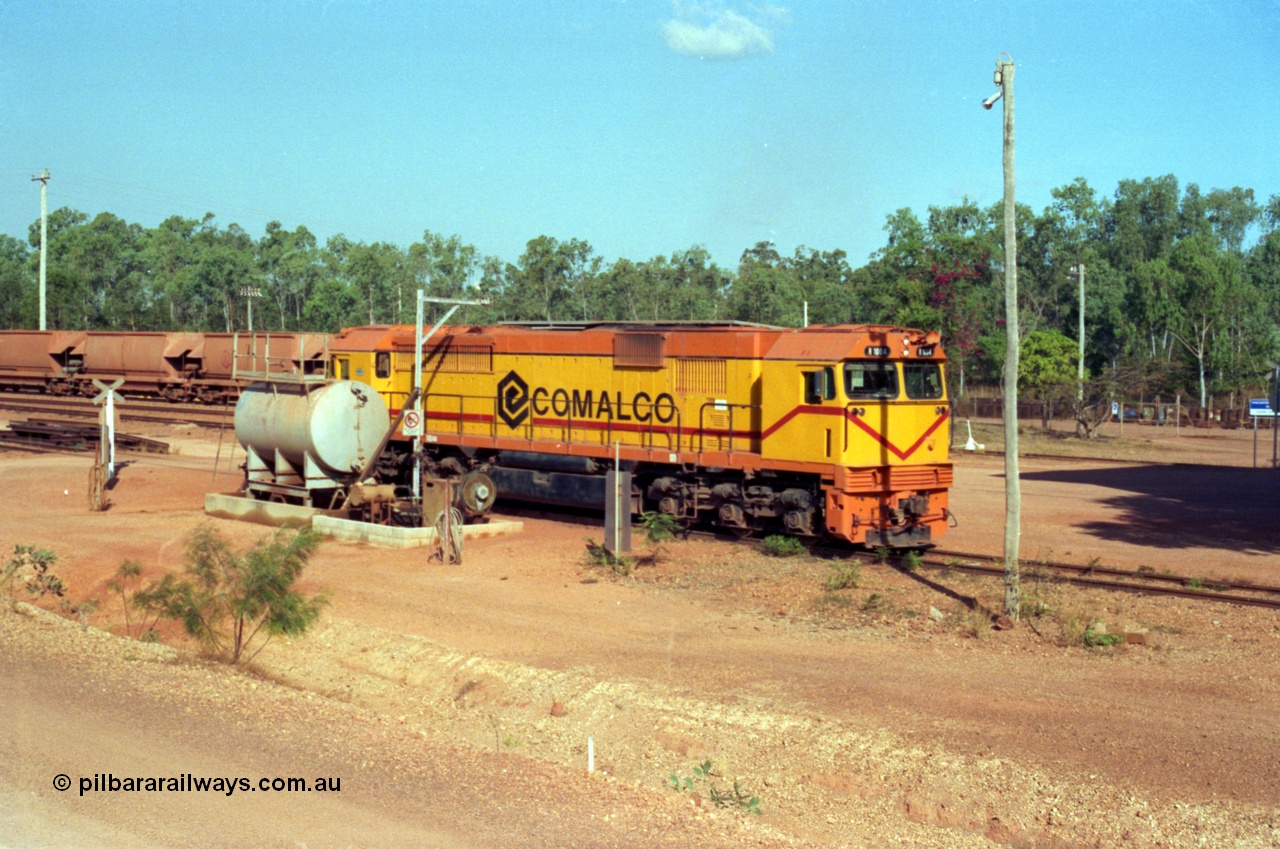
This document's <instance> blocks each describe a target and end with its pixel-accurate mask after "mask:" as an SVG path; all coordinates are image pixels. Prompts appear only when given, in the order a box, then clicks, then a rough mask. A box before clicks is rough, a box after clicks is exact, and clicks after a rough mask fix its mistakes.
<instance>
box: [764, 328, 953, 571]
mask: <svg viewBox="0 0 1280 849" xmlns="http://www.w3.org/2000/svg"><path fill="white" fill-rule="evenodd" d="M762 379H763V382H764V384H765V386H766V387H767V389H766V391H765V393H764V404H763V410H762V412H763V419H764V421H766V422H773V423H774V424H773V425H771V426H769V427H766V429H765V437H766V438H765V439H764V444H763V450H762V453H763V457H764V459H765V460H766V461H767V462H769V463H771V464H772V465H774V466H779V465H783V464H793V463H794V464H796V465H797V466H798V467H799V466H801V465H802V464H806V463H811V462H812V461H813V460H815V459H820V460H823V461H826V462H828V463H830V464H831V465H830V467H829V471H828V472H827V473H826V474H824V475H822V476H821V479H820V480H821V483H820V489H821V492H820V493H815V496H816V500H818V501H819V502H820V503H821V517H822V522H823V523H824V524H825V532H826V533H827V534H829V535H831V536H836V537H841V538H844V539H848V540H850V541H853V542H861V543H864V544H866V545H869V546H880V545H886V546H891V547H907V546H918V545H926V544H929V543H930V542H931V541H932V540H933V538H934V537H935V536H936V535H938V534H940V532H941V531H942V530H943V527H944V526H945V523H946V520H947V517H948V514H947V512H946V490H947V487H948V486H949V485H950V481H951V466H950V462H949V457H948V435H949V429H948V427H947V422H948V420H949V417H950V410H949V406H948V404H947V400H946V386H945V382H944V378H943V361H942V356H941V348H940V346H938V345H937V334H935V333H927V334H926V333H921V332H919V331H908V330H903V329H900V328H889V327H868V328H862V329H861V332H855V333H850V332H849V328H847V327H846V328H839V329H838V330H837V329H836V328H821V327H815V328H809V329H807V330H806V331H802V332H800V333H796V334H794V336H792V337H790V338H789V339H786V338H784V339H781V340H779V343H778V344H777V345H775V346H774V349H773V350H771V351H770V353H769V355H768V357H767V358H766V367H765V371H764V374H763V375H762ZM787 386H791V387H794V388H793V389H792V390H791V391H786V389H785V387H787ZM773 387H777V388H778V391H773Z"/></svg>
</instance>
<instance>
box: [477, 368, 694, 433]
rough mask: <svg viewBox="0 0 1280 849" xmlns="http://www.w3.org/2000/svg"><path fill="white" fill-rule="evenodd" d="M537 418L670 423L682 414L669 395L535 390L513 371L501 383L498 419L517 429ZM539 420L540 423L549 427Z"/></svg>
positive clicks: (580, 390) (660, 393) (596, 390)
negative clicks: (530, 416)
mask: <svg viewBox="0 0 1280 849" xmlns="http://www.w3.org/2000/svg"><path fill="white" fill-rule="evenodd" d="M530 413H532V414H533V415H535V416H555V417H556V418H557V419H559V420H561V421H565V420H567V421H582V420H592V419H594V420H598V421H608V422H617V423H619V424H621V423H625V422H641V423H643V424H650V423H653V422H657V423H659V424H670V423H671V422H673V421H675V420H676V419H677V418H678V416H679V412H678V410H677V409H676V401H675V399H674V398H672V397H671V395H669V394H668V393H666V392H659V393H658V394H657V395H656V396H650V395H649V393H648V392H637V393H635V394H634V395H632V396H630V397H627V396H624V395H623V394H622V393H621V392H619V391H618V390H616V389H614V390H609V389H586V390H583V389H566V388H564V387H556V388H548V387H546V386H538V387H535V388H533V389H532V390H531V389H530V388H529V384H527V383H525V381H524V378H522V377H521V376H520V375H518V374H516V373H515V372H514V371H509V372H507V376H506V377H504V378H502V380H500V381H498V418H500V419H502V421H503V422H504V423H505V424H506V426H507V427H509V428H511V429H512V430H515V429H517V428H519V427H520V426H521V425H522V424H524V423H525V422H526V421H528V420H529V414H530ZM546 423H548V422H546V421H539V422H538V424H546Z"/></svg>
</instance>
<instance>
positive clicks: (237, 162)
mask: <svg viewBox="0 0 1280 849" xmlns="http://www.w3.org/2000/svg"><path fill="white" fill-rule="evenodd" d="M1001 51H1008V52H1009V53H1010V54H1011V55H1012V56H1013V58H1014V61H1015V62H1016V63H1017V73H1016V77H1015V96H1016V104H1017V141H1018V145H1017V155H1018V158H1017V167H1018V200H1019V202H1022V203H1027V204H1029V205H1031V206H1032V207H1033V208H1034V209H1036V210H1040V209H1042V208H1043V207H1044V206H1046V205H1047V204H1048V203H1049V202H1050V200H1051V198H1050V195H1049V191H1050V189H1052V188H1054V187H1057V186H1061V185H1064V184H1066V183H1068V182H1070V181H1071V180H1072V179H1074V178H1075V177H1085V178H1087V179H1088V180H1089V182H1090V184H1091V185H1092V186H1094V187H1095V188H1096V189H1098V190H1099V191H1100V192H1102V193H1105V194H1111V193H1112V192H1113V191H1114V190H1115V186H1116V183H1117V181H1118V180H1120V179H1126V178H1143V177H1148V176H1159V175H1163V174H1168V173H1172V174H1174V175H1176V176H1177V177H1178V179H1179V180H1180V181H1181V182H1182V183H1183V184H1186V183H1189V182H1195V183H1198V184H1199V185H1200V187H1201V188H1202V189H1203V190H1208V189H1211V188H1230V187H1232V186H1236V185H1239V186H1244V187H1250V188H1253V189H1254V190H1255V192H1256V197H1257V199H1258V200H1259V202H1262V201H1265V200H1266V199H1267V197H1269V196H1270V195H1272V194H1276V193H1280V2H1277V0H1252V1H1251V2H1250V1H1249V0H1220V1H1219V2H1199V0H1195V2H1189V1H1188V0H1165V2H1151V3H1147V2H1130V3H1115V2H1074V3H1021V2H987V0H955V2H952V1H951V0H946V2H940V3H934V4H927V3H926V4H918V3H901V2H897V3H893V2H878V1H873V2H860V1H858V0H855V1H853V2H839V1H838V0H812V2H799V0H796V1H795V2H783V3H779V4H773V5H770V4H762V3H754V4H753V3H747V2H737V0H726V2H714V3H693V2H689V3H683V2H682V3H671V2H666V1H665V0H566V1H565V2H534V1H533V0H524V2H521V0H515V2H497V0H472V1H471V2H436V1H435V0H422V2H413V3H410V2H375V1H374V0H329V2H312V0H274V2H272V0H262V2H221V3H213V2H197V0H192V2H176V0H173V1H172V2H143V0H131V1H130V2H123V1H122V0H99V2H89V0H82V2H60V0H38V2H29V1H28V0H0V107H2V108H0V233H7V234H10V235H14V236H19V237H25V235H26V232H27V227H28V225H29V224H30V223H31V222H32V221H33V220H35V219H36V218H38V216H39V191H38V186H37V184H35V183H32V182H31V176H32V175H34V174H37V173H39V171H40V169H42V168H48V169H49V170H50V172H51V173H52V179H51V180H50V181H49V202H50V206H51V208H56V207H59V206H64V205H66V206H72V207H74V208H77V209H80V210H82V211H84V212H87V213H89V214H95V213H97V212H99V211H109V212H113V213H115V214H117V215H120V216H122V217H124V218H125V219H127V220H129V221H136V222H139V223H141V224H143V225H146V226H153V225H155V224H157V223H158V222H159V221H161V220H162V219H164V218H165V217H167V216H169V215H172V214H180V215H185V216H189V217H200V216H202V215H203V214H204V213H205V212H206V211H211V212H214V213H215V214H216V215H217V216H218V221H219V222H220V223H221V224H223V225H226V224H230V223H231V222H236V223H238V224H240V225H241V226H242V227H244V228H245V229H246V230H248V231H249V232H250V233H251V234H253V235H255V236H258V235H261V234H262V232H263V228H264V226H265V224H266V223H267V222H268V221H270V220H272V219H276V220H279V221H281V222H282V223H283V224H284V225H285V226H286V227H288V228H290V229H292V228H293V227H296V226H297V225H299V224H305V225H307V227H308V228H310V229H311V230H312V231H313V232H315V233H316V234H317V235H318V236H319V237H320V238H321V240H323V239H325V238H327V237H328V236H330V235H332V234H334V233H337V232H342V233H345V234H346V235H347V236H348V237H349V238H352V239H358V240H362V241H366V242H372V241H376V240H384V241H390V242H394V243H396V244H399V245H401V246H403V247H407V246H408V245H409V244H410V243H411V242H413V241H415V240H417V239H420V238H421V236H422V232H423V230H431V231H433V232H436V233H441V234H444V235H446V236H447V235H451V234H457V235H458V236H460V237H461V238H462V240H463V241H464V242H469V243H472V244H474V245H476V246H477V248H478V249H479V250H480V251H481V252H482V253H484V254H492V255H496V256H499V257H501V258H502V259H504V260H506V261H509V262H514V261H516V260H517V259H518V257H519V255H520V253H521V252H522V250H523V248H524V244H525V242H527V241H528V240H529V239H532V238H534V237H536V236H538V235H543V234H545V235H549V236H554V237H556V238H559V239H570V238H577V239H583V240H585V241H587V242H589V243H590V244H591V245H592V246H593V247H594V248H595V250H596V253H597V254H599V255H600V256H602V257H604V258H605V260H606V261H612V260H613V259H615V258H617V257H620V256H623V257H628V258H630V259H633V260H645V259H650V258H652V257H654V256H656V255H659V254H670V253H671V252H672V251H674V250H683V249H685V248H688V247H690V246H692V245H695V244H701V245H704V246H705V247H706V248H707V249H708V250H709V251H710V252H711V254H712V256H713V258H714V259H715V260H716V261H717V262H718V263H720V264H721V265H725V266H730V267H733V266H736V264H737V261H738V258H739V256H740V255H741V253H742V251H743V250H744V249H746V248H748V247H751V246H752V245H754V244H755V243H756V242H757V241H762V240H770V241H773V242H774V243H775V244H777V246H778V247H779V249H780V250H782V251H783V252H784V253H791V252H792V251H793V250H794V249H795V247H796V246H797V245H807V246H809V247H812V248H817V249H821V250H833V249H836V248H841V249H843V250H845V251H847V252H848V254H849V257H850V261H851V262H852V263H853V264H854V265H855V266H856V265H860V264H862V263H863V262H864V261H865V260H866V259H867V257H868V255H869V254H870V253H871V252H872V251H875V250H876V249H877V248H879V247H881V246H882V245H883V242H884V233H883V226H884V221H885V217H886V215H888V214H890V213H892V212H893V211H894V210H896V209H898V208H900V207H911V208H913V209H914V210H915V211H916V212H917V213H919V214H921V215H922V216H923V214H924V213H925V211H926V208H927V207H928V206H930V205H946V204H950V203H954V202H957V201H959V200H960V199H961V198H963V197H965V196H968V197H970V198H972V199H974V200H976V201H978V202H979V203H982V204H984V205H986V204H990V203H994V202H996V201H998V200H999V199H1000V197H1001V191H1002V188H1001V186H1002V184H1001V170H1000V169H1001V165H1000V129H1001V127H1000V124H1001V122H1000V118H999V113H1000V107H999V106H997V107H996V108H995V109H993V110H992V111H991V112H986V111H984V110H983V109H982V108H981V106H980V103H981V101H982V100H983V98H985V97H987V96H988V95H989V94H991V93H992V92H993V91H994V86H993V83H992V79H991V75H992V71H993V69H994V67H995V62H996V58H997V56H998V55H999V54H1000V52H1001Z"/></svg>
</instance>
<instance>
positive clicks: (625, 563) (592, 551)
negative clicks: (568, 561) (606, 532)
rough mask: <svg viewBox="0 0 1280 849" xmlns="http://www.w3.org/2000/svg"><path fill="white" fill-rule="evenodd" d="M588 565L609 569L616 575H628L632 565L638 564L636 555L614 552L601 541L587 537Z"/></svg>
mask: <svg viewBox="0 0 1280 849" xmlns="http://www.w3.org/2000/svg"><path fill="white" fill-rule="evenodd" d="M586 540H587V554H586V557H587V565H589V566H598V567H601V568H605V569H609V570H610V571H612V572H613V573H614V574H615V575H622V576H623V577H626V576H627V575H630V574H631V569H632V567H634V566H635V564H636V559H635V558H634V557H628V556H627V555H625V554H614V553H613V552H612V551H610V550H609V549H607V548H605V547H604V546H603V545H601V544H600V543H598V542H596V541H595V540H593V539H591V537H587V538H586Z"/></svg>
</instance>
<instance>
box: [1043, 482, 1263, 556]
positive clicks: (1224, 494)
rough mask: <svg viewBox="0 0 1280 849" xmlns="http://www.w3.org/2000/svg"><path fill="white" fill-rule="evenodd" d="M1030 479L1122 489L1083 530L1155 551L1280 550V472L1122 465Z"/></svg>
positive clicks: (1104, 500)
mask: <svg viewBox="0 0 1280 849" xmlns="http://www.w3.org/2000/svg"><path fill="white" fill-rule="evenodd" d="M1021 477H1022V480H1023V481H1024V482H1027V483H1032V482H1036V481H1045V482H1050V483H1065V484H1077V485H1084V486H1096V487H1102V488H1105V489H1110V490H1115V494H1114V495H1110V496H1103V497H1102V498H1101V499H1100V503H1101V504H1102V505H1104V506H1105V507H1107V508H1109V509H1110V510H1111V511H1112V514H1111V516H1110V517H1108V518H1106V519H1097V520H1094V521H1087V522H1083V523H1081V524H1080V525H1079V526H1078V527H1080V529H1081V530H1083V531H1085V532H1086V533H1089V534H1092V535H1093V536H1096V537H1098V538H1099V539H1105V540H1111V541H1115V542H1125V543H1131V544H1133V545H1142V546H1151V547H1153V548H1192V547H1195V548H1225V549H1232V550H1234V551H1244V552H1249V553H1255V554H1260V555H1265V554H1277V553H1280V470H1273V469H1239V468H1228V467H1218V466H1117V467H1113V468H1104V469H1061V470H1055V471H1049V472H1029V473H1026V474H1023V475H1022V476H1021Z"/></svg>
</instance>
